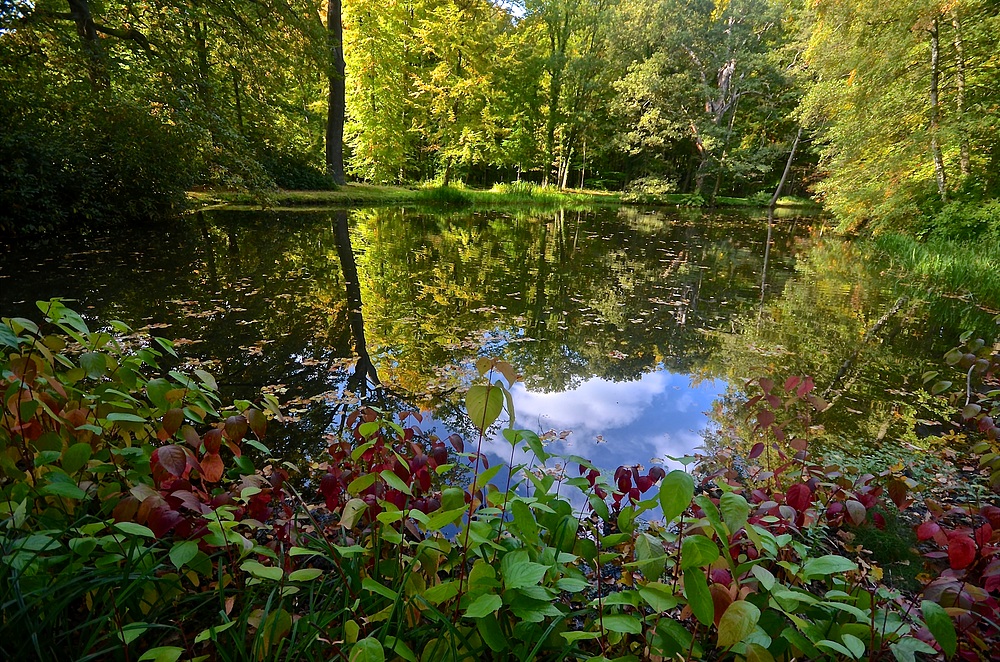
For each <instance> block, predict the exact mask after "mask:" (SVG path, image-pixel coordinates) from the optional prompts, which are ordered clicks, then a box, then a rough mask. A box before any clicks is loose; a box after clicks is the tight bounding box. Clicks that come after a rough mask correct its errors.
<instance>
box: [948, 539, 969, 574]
mask: <svg viewBox="0 0 1000 662" xmlns="http://www.w3.org/2000/svg"><path fill="white" fill-rule="evenodd" d="M975 560H976V543H974V542H973V541H972V538H970V537H969V536H955V537H954V538H952V539H951V541H950V542H949V543H948V563H949V564H951V569H952V570H961V569H962V568H967V567H969V566H970V565H972V562H973V561H975Z"/></svg>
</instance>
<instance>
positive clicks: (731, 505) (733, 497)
mask: <svg viewBox="0 0 1000 662" xmlns="http://www.w3.org/2000/svg"><path fill="white" fill-rule="evenodd" d="M719 510H720V511H721V512H722V519H723V521H725V523H726V527H727V528H728V529H729V533H730V535H735V534H736V532H737V531H739V530H740V529H742V528H743V527H744V526H746V523H747V518H748V517H749V516H750V504H748V503H747V500H746V499H744V498H743V497H742V496H741V495H739V494H735V493H733V492H726V493H725V494H723V495H722V498H721V499H719Z"/></svg>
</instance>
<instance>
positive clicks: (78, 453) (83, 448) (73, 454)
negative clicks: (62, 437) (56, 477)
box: [62, 442, 93, 474]
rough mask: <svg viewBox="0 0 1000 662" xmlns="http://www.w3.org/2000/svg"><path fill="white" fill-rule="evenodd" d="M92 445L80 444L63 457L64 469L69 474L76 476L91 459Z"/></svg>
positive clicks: (68, 449) (71, 448)
mask: <svg viewBox="0 0 1000 662" xmlns="http://www.w3.org/2000/svg"><path fill="white" fill-rule="evenodd" d="M92 450H93V449H92V448H91V446H90V444H88V443H86V442H80V443H78V444H73V445H72V446H70V447H69V448H67V449H66V450H65V451H64V452H63V455H62V468H63V471H65V472H66V473H68V474H75V473H76V472H77V471H79V470H80V469H82V468H83V467H84V465H86V464H87V461H88V460H89V459H90V454H91V452H92Z"/></svg>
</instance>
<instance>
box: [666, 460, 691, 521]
mask: <svg viewBox="0 0 1000 662" xmlns="http://www.w3.org/2000/svg"><path fill="white" fill-rule="evenodd" d="M693 497H694V479H692V478H691V476H689V475H688V474H686V473H685V472H683V471H680V470H674V471H671V472H670V473H668V474H667V475H666V476H665V477H664V478H663V481H662V482H661V483H660V508H661V509H662V510H663V519H664V521H667V522H669V521H671V520H673V519H674V518H675V517H677V516H678V515H680V514H681V513H683V512H684V511H685V510H686V509H687V507H688V506H689V505H690V504H691V499H692V498H693Z"/></svg>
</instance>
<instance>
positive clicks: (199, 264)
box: [0, 207, 991, 469]
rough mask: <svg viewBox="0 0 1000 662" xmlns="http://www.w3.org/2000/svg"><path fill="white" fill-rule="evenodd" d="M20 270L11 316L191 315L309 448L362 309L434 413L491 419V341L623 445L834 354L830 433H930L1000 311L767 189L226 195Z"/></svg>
mask: <svg viewBox="0 0 1000 662" xmlns="http://www.w3.org/2000/svg"><path fill="white" fill-rule="evenodd" d="M348 227H349V236H348V230H347V229H348ZM338 230H340V232H339V233H338ZM345 251H346V252H345ZM350 256H353V259H351V258H350ZM354 270H356V277H355V275H354ZM345 274H347V275H346V276H345ZM0 290H2V294H0V314H2V315H4V316H25V317H32V318H34V319H38V317H39V313H38V312H37V309H36V308H35V306H34V301H35V300H39V299H41V300H44V299H48V298H50V297H54V296H61V297H65V298H68V299H75V300H77V303H76V304H74V305H75V307H76V308H77V309H78V310H79V311H81V312H82V313H84V314H85V317H86V318H87V319H88V320H93V321H95V322H96V321H97V320H108V319H119V320H122V321H124V322H126V323H127V324H129V325H131V326H133V327H134V328H144V329H148V330H150V331H151V332H152V333H154V334H156V335H162V336H164V337H167V338H172V339H174V340H175V342H176V345H177V349H178V351H179V352H181V353H182V354H183V355H185V356H186V357H189V360H190V363H191V364H195V365H200V366H202V367H207V368H208V369H209V370H211V371H212V372H213V374H215V375H216V376H217V378H218V381H219V382H220V384H221V385H222V387H223V389H224V392H225V394H226V395H228V396H231V397H250V398H252V397H254V396H255V395H256V394H259V392H260V390H261V389H262V388H267V389H269V390H270V391H271V392H273V393H275V394H276V395H277V396H278V397H279V399H280V400H281V401H282V402H283V403H284V404H285V407H286V409H287V412H288V415H289V422H288V424H286V425H285V426H283V427H282V429H281V430H280V431H279V432H278V434H277V435H276V436H274V437H272V439H271V440H270V445H271V448H272V450H273V451H274V452H275V454H276V455H277V456H279V457H285V458H287V459H290V460H291V461H293V462H306V461H308V460H309V459H310V458H313V457H316V456H318V453H319V452H320V451H321V450H322V449H324V448H325V447H326V444H327V441H326V439H327V438H328V435H331V434H334V433H335V432H336V427H337V425H338V423H339V422H340V420H341V419H340V416H341V414H342V413H343V411H344V407H343V406H342V405H343V403H344V402H345V400H350V399H351V392H350V391H349V387H352V388H354V389H355V390H356V388H357V384H355V383H353V382H352V383H349V381H350V378H351V376H352V374H353V372H354V369H355V358H356V354H355V349H356V348H357V340H358V336H359V332H360V330H361V329H363V340H364V345H365V346H366V348H367V351H368V353H369V355H370V357H371V359H372V364H373V367H374V371H375V372H376V373H377V376H378V378H379V380H380V381H381V383H382V384H383V385H384V387H385V388H386V389H387V391H386V392H387V393H388V394H389V397H390V399H392V400H393V402H395V403H396V404H397V405H398V406H406V407H410V408H416V407H420V408H423V409H425V410H427V411H429V412H431V416H430V417H429V418H428V419H427V420H426V422H425V423H424V428H425V430H426V431H436V432H437V433H439V434H441V433H442V432H444V431H445V430H447V431H449V432H450V431H458V432H460V433H463V434H465V435H466V436H467V437H469V436H473V432H472V426H471V425H470V424H469V423H468V421H467V420H465V419H464V418H463V416H462V414H461V402H462V397H463V393H464V390H465V389H466V388H467V387H468V385H469V384H470V383H472V380H473V378H474V377H475V376H476V373H475V369H474V362H475V359H476V358H477V357H479V356H490V357H493V356H496V357H499V358H502V359H505V360H507V361H509V362H510V363H511V364H512V365H513V366H514V367H515V369H516V370H517V371H518V372H519V373H520V374H521V375H522V376H523V382H521V383H519V384H517V385H516V386H515V388H514V389H513V395H514V409H515V412H516V416H517V421H516V422H517V425H518V427H523V428H529V429H531V430H534V431H536V432H538V433H540V434H543V437H544V438H545V439H546V440H548V441H549V442H550V443H552V444H553V445H554V448H555V449H556V450H559V451H563V452H567V453H573V454H577V455H581V456H585V457H588V458H591V459H592V460H593V461H594V462H595V463H596V464H598V465H599V466H602V467H605V468H610V469H613V468H614V467H616V466H618V465H620V464H642V465H645V466H649V464H650V463H655V462H665V463H666V464H667V465H673V464H674V461H673V460H670V459H669V458H670V457H678V456H683V455H688V454H690V453H692V452H694V451H695V450H696V449H697V448H698V447H700V446H702V445H703V444H705V443H706V440H709V441H710V440H712V439H717V438H718V437H719V435H720V434H722V433H724V432H725V430H726V428H727V426H731V425H733V424H734V422H736V421H739V420H741V419H743V418H745V412H742V411H741V410H740V408H739V402H740V400H741V398H742V397H743V393H744V392H745V383H746V382H747V380H748V379H751V378H755V377H760V376H763V375H766V374H771V375H774V376H775V377H776V378H779V379H784V377H787V376H790V375H795V374H808V375H812V376H813V377H814V379H815V382H816V384H817V387H818V389H817V390H818V392H821V393H823V394H824V397H826V399H827V400H829V401H831V402H832V403H833V406H832V407H831V408H830V409H829V410H828V411H826V412H824V413H822V414H819V415H817V416H816V417H815V418H814V423H815V424H816V425H817V427H815V428H814V434H815V435H816V437H817V438H818V439H820V441H821V442H822V443H823V444H826V445H827V446H828V447H836V448H838V449H840V450H842V451H843V452H845V453H847V454H849V455H850V454H852V453H878V452H882V453H888V454H891V453H892V450H893V449H894V448H898V447H899V445H900V444H908V445H915V444H919V443H920V441H919V438H920V436H921V435H920V434H919V432H920V426H921V425H922V424H923V423H922V421H923V420H924V419H928V420H933V416H934V415H935V414H936V412H935V411H934V408H935V407H934V405H933V403H932V402H931V399H930V398H929V397H928V396H927V395H926V394H925V392H924V390H923V387H922V384H921V380H920V375H921V373H922V372H923V371H924V370H926V369H928V368H929V367H938V366H939V361H940V358H939V357H940V356H941V355H942V353H943V352H944V351H946V350H947V349H948V348H949V347H951V346H952V345H954V344H956V342H957V341H956V338H957V336H958V335H959V333H960V332H961V331H963V330H965V329H976V328H982V329H988V328H989V327H990V326H991V324H990V319H991V315H990V314H989V313H988V312H986V311H983V310H979V309H977V308H975V307H974V306H972V305H970V304H969V303H967V302H965V301H963V300H961V299H958V298H949V297H946V296H943V295H942V294H940V293H936V292H934V291H933V288H928V287H926V286H924V285H919V284H908V283H905V282H901V281H900V279H899V278H898V275H897V274H894V273H890V272H887V271H886V270H885V266H884V265H882V264H880V263H879V261H878V259H877V256H875V255H873V254H872V253H871V252H870V251H868V250H866V249H865V248H864V247H859V246H857V245H854V244H852V243H849V242H845V241H843V240H841V239H838V238H836V237H832V236H828V235H825V234H824V232H823V225H822V222H821V220H820V219H819V218H818V217H816V216H808V215H797V214H794V213H788V212H787V211H786V212H785V213H784V214H782V215H779V217H778V218H776V219H775V220H774V222H773V225H771V226H770V227H769V223H768V220H767V218H766V217H765V215H764V214H763V212H760V211H730V212H725V213H722V212H702V211H700V210H698V211H693V210H663V209H641V208H632V207H629V208H618V209H595V210H589V211H557V212H549V213H509V212H483V211H469V210H463V211H453V212H447V213H442V212H440V211H438V212H429V211H426V210H424V211H418V210H413V209H404V208H388V207H383V208H368V209H354V210H350V211H348V212H344V211H337V210H329V209H328V210H279V211H269V212H260V211H247V210H222V209H219V210H206V211H203V212H199V213H197V214H192V215H190V216H189V217H187V218H186V220H185V221H184V222H182V223H179V224H178V225H176V226H170V227H164V228H162V229H159V230H157V231H155V232H149V231H144V232H138V231H136V232H133V233H129V234H125V235H121V236H103V237H102V236H95V237H90V238H86V237H85V238H82V239H79V240H75V241H73V242H72V243H66V244H64V245H58V244H57V245H54V246H53V245H48V246H41V247H36V248H24V249H18V250H17V251H12V252H9V253H8V254H7V255H6V256H4V257H3V258H2V259H0ZM349 292H350V296H349ZM359 301H360V305H358V302H359ZM443 436H446V434H445V435H443ZM494 448H495V449H496V450H497V452H500V450H501V446H494V445H491V444H490V443H488V444H487V445H486V450H487V452H492V450H491V449H494ZM504 459H506V458H504Z"/></svg>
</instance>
